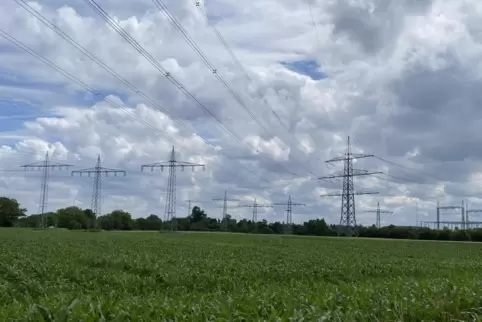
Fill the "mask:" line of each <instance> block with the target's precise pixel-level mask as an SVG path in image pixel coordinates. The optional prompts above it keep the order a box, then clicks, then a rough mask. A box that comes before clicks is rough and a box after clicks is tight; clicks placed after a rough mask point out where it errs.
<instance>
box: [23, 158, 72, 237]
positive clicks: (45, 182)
mask: <svg viewBox="0 0 482 322" xmlns="http://www.w3.org/2000/svg"><path fill="white" fill-rule="evenodd" d="M21 167H22V168H24V169H25V170H28V169H36V170H42V182H41V184H40V200H39V214H40V222H39V223H38V226H39V227H40V228H45V226H46V224H47V222H46V220H45V210H46V209H47V202H48V195H49V177H50V172H49V170H50V169H52V170H54V169H60V170H61V169H63V168H66V169H68V168H70V167H72V165H70V164H64V163H52V162H51V161H50V160H49V153H48V152H46V153H45V159H44V161H41V162H36V163H30V164H25V165H22V166H21Z"/></svg>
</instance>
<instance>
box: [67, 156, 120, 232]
mask: <svg viewBox="0 0 482 322" xmlns="http://www.w3.org/2000/svg"><path fill="white" fill-rule="evenodd" d="M75 174H78V175H79V176H81V177H82V175H83V174H87V176H88V177H90V176H91V174H94V185H93V187H92V200H91V205H90V207H91V210H92V211H93V212H94V215H95V216H96V217H97V219H98V218H99V217H100V216H101V215H102V213H101V212H102V176H103V175H105V176H106V177H108V176H109V174H111V175H114V176H115V177H117V175H118V174H122V175H124V177H125V176H126V174H127V172H126V171H124V170H117V169H110V168H104V167H102V164H101V159H100V155H98V156H97V163H96V165H95V167H93V168H87V169H82V170H75V171H72V176H74V175H75ZM99 224H100V223H99V221H98V220H96V221H95V225H96V228H99Z"/></svg>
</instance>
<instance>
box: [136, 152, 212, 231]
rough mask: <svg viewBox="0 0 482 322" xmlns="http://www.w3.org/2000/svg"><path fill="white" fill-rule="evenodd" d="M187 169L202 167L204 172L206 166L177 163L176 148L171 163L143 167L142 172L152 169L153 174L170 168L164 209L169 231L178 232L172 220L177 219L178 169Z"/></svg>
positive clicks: (165, 162) (157, 163) (170, 159)
mask: <svg viewBox="0 0 482 322" xmlns="http://www.w3.org/2000/svg"><path fill="white" fill-rule="evenodd" d="M185 167H191V168H192V170H193V171H194V168H196V167H202V168H203V170H204V169H205V165H204V164H198V163H191V162H185V161H177V160H176V152H175V150H174V147H172V151H171V157H170V158H169V161H162V162H156V163H151V164H144V165H142V166H141V170H142V171H144V169H145V168H151V172H152V171H154V168H160V169H161V171H163V170H164V168H169V178H168V180H167V193H166V204H165V208H164V221H166V222H168V225H169V230H171V231H174V230H177V227H176V226H175V225H173V223H172V220H173V219H174V218H175V217H176V169H177V168H181V170H182V171H184V168H185Z"/></svg>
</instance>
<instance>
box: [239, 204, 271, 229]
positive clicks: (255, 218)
mask: <svg viewBox="0 0 482 322" xmlns="http://www.w3.org/2000/svg"><path fill="white" fill-rule="evenodd" d="M238 208H253V219H252V221H253V223H254V225H255V226H256V225H257V223H258V209H259V208H273V206H272V205H262V204H259V203H257V201H256V198H254V202H253V204H252V205H239V206H238Z"/></svg>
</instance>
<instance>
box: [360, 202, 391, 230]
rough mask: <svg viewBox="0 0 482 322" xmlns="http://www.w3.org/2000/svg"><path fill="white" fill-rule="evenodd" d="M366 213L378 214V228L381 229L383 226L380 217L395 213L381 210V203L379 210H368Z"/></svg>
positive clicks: (378, 203)
mask: <svg viewBox="0 0 482 322" xmlns="http://www.w3.org/2000/svg"><path fill="white" fill-rule="evenodd" d="M365 212H374V213H376V214H377V224H376V225H377V228H378V229H380V228H381V224H380V217H381V216H380V215H381V214H393V211H388V210H380V202H377V209H375V210H366V211H365Z"/></svg>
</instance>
